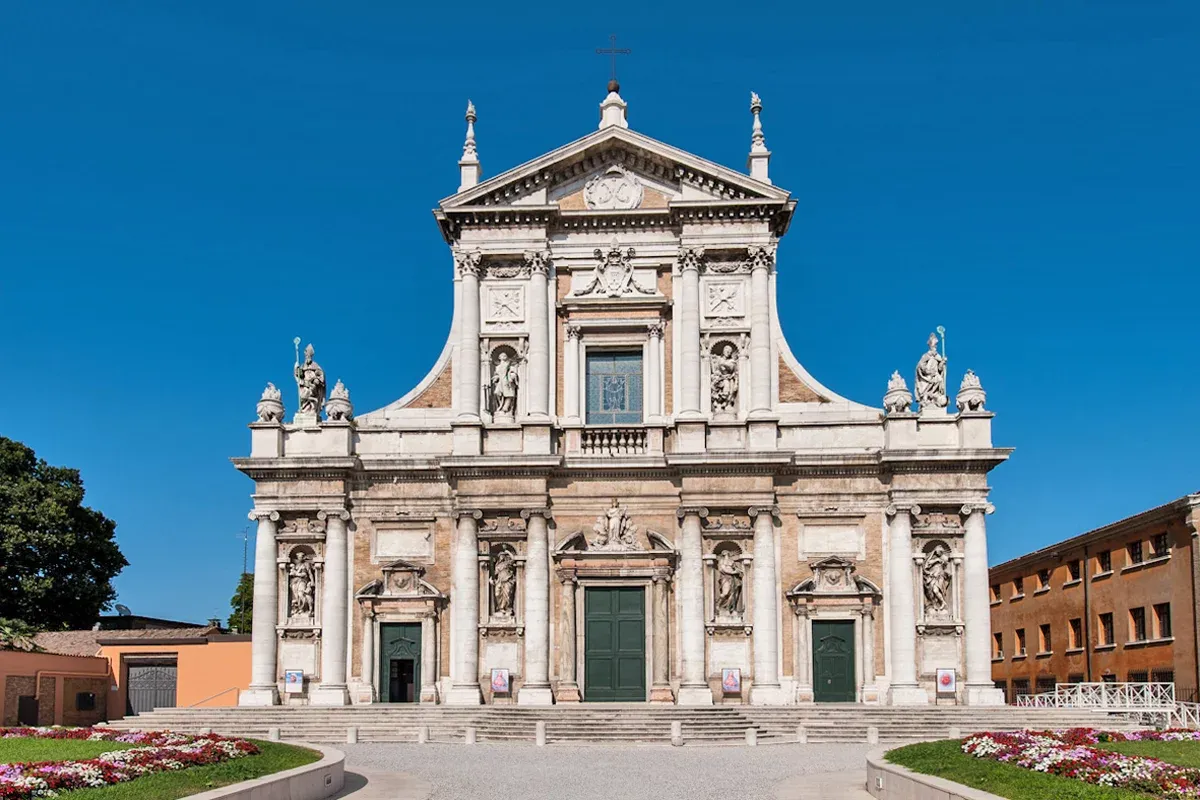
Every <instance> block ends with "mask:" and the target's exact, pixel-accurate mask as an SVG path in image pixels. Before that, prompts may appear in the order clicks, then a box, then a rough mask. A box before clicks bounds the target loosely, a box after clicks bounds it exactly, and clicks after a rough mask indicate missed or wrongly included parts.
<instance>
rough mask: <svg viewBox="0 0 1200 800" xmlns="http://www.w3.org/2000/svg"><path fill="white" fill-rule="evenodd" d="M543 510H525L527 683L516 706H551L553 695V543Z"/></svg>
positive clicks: (518, 696) (523, 515)
mask: <svg viewBox="0 0 1200 800" xmlns="http://www.w3.org/2000/svg"><path fill="white" fill-rule="evenodd" d="M549 513H550V512H549V511H548V510H547V509H544V508H537V509H533V510H529V511H522V512H521V516H522V517H524V518H525V519H526V520H528V522H527V523H526V529H525V533H526V537H527V538H526V546H525V608H524V612H525V674H524V678H525V682H524V684H522V686H521V690H520V692H519V693H518V694H517V705H522V706H548V705H551V704H552V703H553V702H554V696H553V694H552V693H551V692H550V543H549V541H548V536H547V531H546V515H547V514H549Z"/></svg>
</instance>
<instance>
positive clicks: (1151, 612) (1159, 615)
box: [990, 493, 1200, 702]
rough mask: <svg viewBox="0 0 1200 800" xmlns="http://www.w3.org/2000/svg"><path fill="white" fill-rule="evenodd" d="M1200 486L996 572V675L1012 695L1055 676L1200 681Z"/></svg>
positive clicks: (1190, 691)
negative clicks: (1199, 597)
mask: <svg viewBox="0 0 1200 800" xmlns="http://www.w3.org/2000/svg"><path fill="white" fill-rule="evenodd" d="M1198 530H1200V493H1197V494H1190V495H1187V496H1185V497H1181V498H1179V499H1178V500H1175V501H1173V502H1170V503H1167V504H1166V505H1162V506H1159V507H1157V508H1152V509H1150V510H1149V511H1144V512H1142V513H1141V514H1137V515H1135V516H1132V517H1128V518H1126V519H1123V520H1120V521H1118V522H1114V523H1111V524H1109V525H1105V526H1104V527H1102V528H1097V529H1096V530H1093V531H1088V532H1087V533H1084V534H1081V535H1079V536H1076V537H1074V538H1071V539H1067V540H1066V541H1062V542H1059V543H1057V544H1053V545H1050V546H1049V547H1044V548H1042V549H1041V550H1037V551H1035V552H1033V553H1029V554H1027V555H1024V556H1021V557H1019V558H1015V559H1013V560H1011V561H1007V562H1005V563H1003V564H1000V565H999V566H996V567H993V568H992V569H991V570H990V575H991V610H992V679H993V680H994V681H995V682H996V686H997V687H998V688H1001V689H1003V690H1005V692H1006V693H1007V696H1008V698H1009V701H1010V702H1012V700H1013V698H1014V697H1016V696H1018V695H1022V694H1029V693H1033V692H1045V691H1051V690H1053V688H1054V684H1055V683H1081V682H1101V681H1110V682H1135V683H1136V682H1143V681H1156V682H1173V683H1175V686H1176V695H1177V696H1178V697H1179V698H1180V699H1183V700H1193V701H1194V700H1195V699H1196V697H1195V695H1196V693H1197V686H1200V673H1198V671H1197V670H1198V669H1200V660H1198V659H1197V641H1198V639H1200V636H1198V632H1200V628H1198V624H1200V616H1198V614H1197V586H1198V585H1200V551H1198V549H1197V547H1196V536H1197V531H1198Z"/></svg>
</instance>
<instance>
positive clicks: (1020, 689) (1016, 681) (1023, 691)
mask: <svg viewBox="0 0 1200 800" xmlns="http://www.w3.org/2000/svg"><path fill="white" fill-rule="evenodd" d="M1012 693H1013V699H1014V700H1015V699H1016V698H1018V697H1024V696H1025V695H1027V694H1029V679H1028V678H1013V682H1012Z"/></svg>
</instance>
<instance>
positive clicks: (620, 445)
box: [579, 428, 647, 456]
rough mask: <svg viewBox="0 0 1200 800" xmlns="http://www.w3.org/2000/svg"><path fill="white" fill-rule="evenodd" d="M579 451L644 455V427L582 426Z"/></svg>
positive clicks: (618, 454) (600, 454)
mask: <svg viewBox="0 0 1200 800" xmlns="http://www.w3.org/2000/svg"><path fill="white" fill-rule="evenodd" d="M579 449H580V452H581V453H583V454H584V455H588V456H628V455H645V454H646V452H647V448H646V429H645V428H584V429H583V432H582V436H581V439H580V448H579Z"/></svg>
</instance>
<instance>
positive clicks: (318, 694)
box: [308, 685, 350, 706]
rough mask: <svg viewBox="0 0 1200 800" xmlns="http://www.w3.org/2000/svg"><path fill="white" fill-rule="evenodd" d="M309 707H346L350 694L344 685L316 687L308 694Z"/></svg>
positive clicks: (348, 703)
mask: <svg viewBox="0 0 1200 800" xmlns="http://www.w3.org/2000/svg"><path fill="white" fill-rule="evenodd" d="M308 704H309V705H310V706H348V705H350V692H349V690H347V689H346V687H345V685H341V686H338V685H331V686H318V687H316V688H315V689H311V690H310V691H309V693H308Z"/></svg>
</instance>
